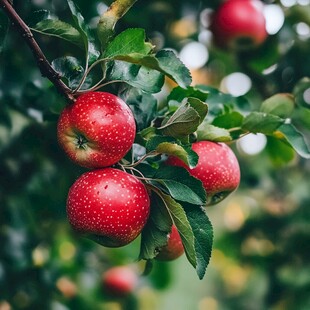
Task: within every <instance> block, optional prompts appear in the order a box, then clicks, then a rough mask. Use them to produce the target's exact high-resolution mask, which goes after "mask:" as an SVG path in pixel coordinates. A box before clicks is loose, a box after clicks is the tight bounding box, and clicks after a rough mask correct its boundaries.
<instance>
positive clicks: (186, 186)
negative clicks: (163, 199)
mask: <svg viewBox="0 0 310 310" xmlns="http://www.w3.org/2000/svg"><path fill="white" fill-rule="evenodd" d="M153 178H154V180H156V182H159V183H160V184H162V185H165V187H166V188H167V190H168V191H169V194H170V195H171V196H172V197H173V198H174V199H176V200H179V201H184V202H188V203H191V204H193V205H199V206H201V205H205V204H206V202H207V197H206V192H205V190H204V188H203V185H202V182H201V181H200V180H198V179H197V178H194V177H192V176H191V175H190V174H189V172H188V171H187V170H186V169H185V168H183V167H176V166H162V167H160V168H159V169H158V170H157V171H156V173H155V175H154V176H153Z"/></svg>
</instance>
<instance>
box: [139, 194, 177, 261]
mask: <svg viewBox="0 0 310 310" xmlns="http://www.w3.org/2000/svg"><path fill="white" fill-rule="evenodd" d="M171 227H172V219H171V217H170V214H169V212H168V210H167V208H166V206H165V204H164V202H163V200H162V199H161V198H160V197H159V196H158V195H157V194H156V193H154V192H153V193H152V200H151V213H150V217H149V219H148V222H147V224H146V226H145V227H144V228H143V231H142V234H141V247H140V254H139V259H145V260H150V259H153V258H155V256H156V255H157V254H158V249H160V248H162V247H163V246H165V245H166V244H167V241H168V238H167V236H168V234H169V233H170V232H171Z"/></svg>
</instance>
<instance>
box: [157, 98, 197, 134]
mask: <svg viewBox="0 0 310 310" xmlns="http://www.w3.org/2000/svg"><path fill="white" fill-rule="evenodd" d="M200 123H201V118H200V116H199V114H198V112H197V111H196V110H195V108H193V107H192V106H191V105H190V103H189V102H184V103H182V104H181V105H180V107H179V108H178V109H177V110H176V111H175V112H174V113H173V114H172V115H171V117H169V118H167V119H165V120H164V121H163V123H162V126H161V127H159V128H158V129H160V130H161V131H162V132H163V133H164V134H165V135H168V136H172V137H175V138H180V137H182V136H187V135H189V134H191V133H193V132H195V131H196V130H197V128H198V126H199V124H200Z"/></svg>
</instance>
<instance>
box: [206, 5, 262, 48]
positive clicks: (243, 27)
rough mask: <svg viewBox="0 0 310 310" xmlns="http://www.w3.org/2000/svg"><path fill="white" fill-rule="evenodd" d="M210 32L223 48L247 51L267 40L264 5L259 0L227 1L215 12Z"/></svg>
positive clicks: (216, 42)
mask: <svg viewBox="0 0 310 310" xmlns="http://www.w3.org/2000/svg"><path fill="white" fill-rule="evenodd" d="M210 30H211V31H212V33H213V38H214V42H215V44H217V45H218V46H219V47H222V48H227V47H230V48H235V49H246V48H250V47H256V46H258V45H260V44H262V43H263V42H264V41H265V39H266V38H267V36H268V34H267V31H266V20H265V17H264V13H263V3H262V2H261V1H259V0H227V1H225V2H223V3H222V4H221V5H220V6H219V7H218V9H217V10H216V11H215V12H214V14H213V16H212V18H211V25H210Z"/></svg>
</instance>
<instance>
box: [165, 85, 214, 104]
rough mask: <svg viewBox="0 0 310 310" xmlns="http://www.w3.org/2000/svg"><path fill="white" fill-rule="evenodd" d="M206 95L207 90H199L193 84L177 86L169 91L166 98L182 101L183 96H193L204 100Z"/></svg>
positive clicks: (207, 93)
mask: <svg viewBox="0 0 310 310" xmlns="http://www.w3.org/2000/svg"><path fill="white" fill-rule="evenodd" d="M208 95H209V92H208V91H206V90H201V89H198V88H196V87H193V86H189V87H187V88H182V87H180V86H177V87H175V88H174V89H173V90H172V91H171V93H170V94H169V96H168V98H167V100H168V101H170V100H174V101H178V102H182V101H183V99H184V98H189V97H193V98H197V99H200V100H201V101H203V102H205V101H206V100H207V98H208Z"/></svg>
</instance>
